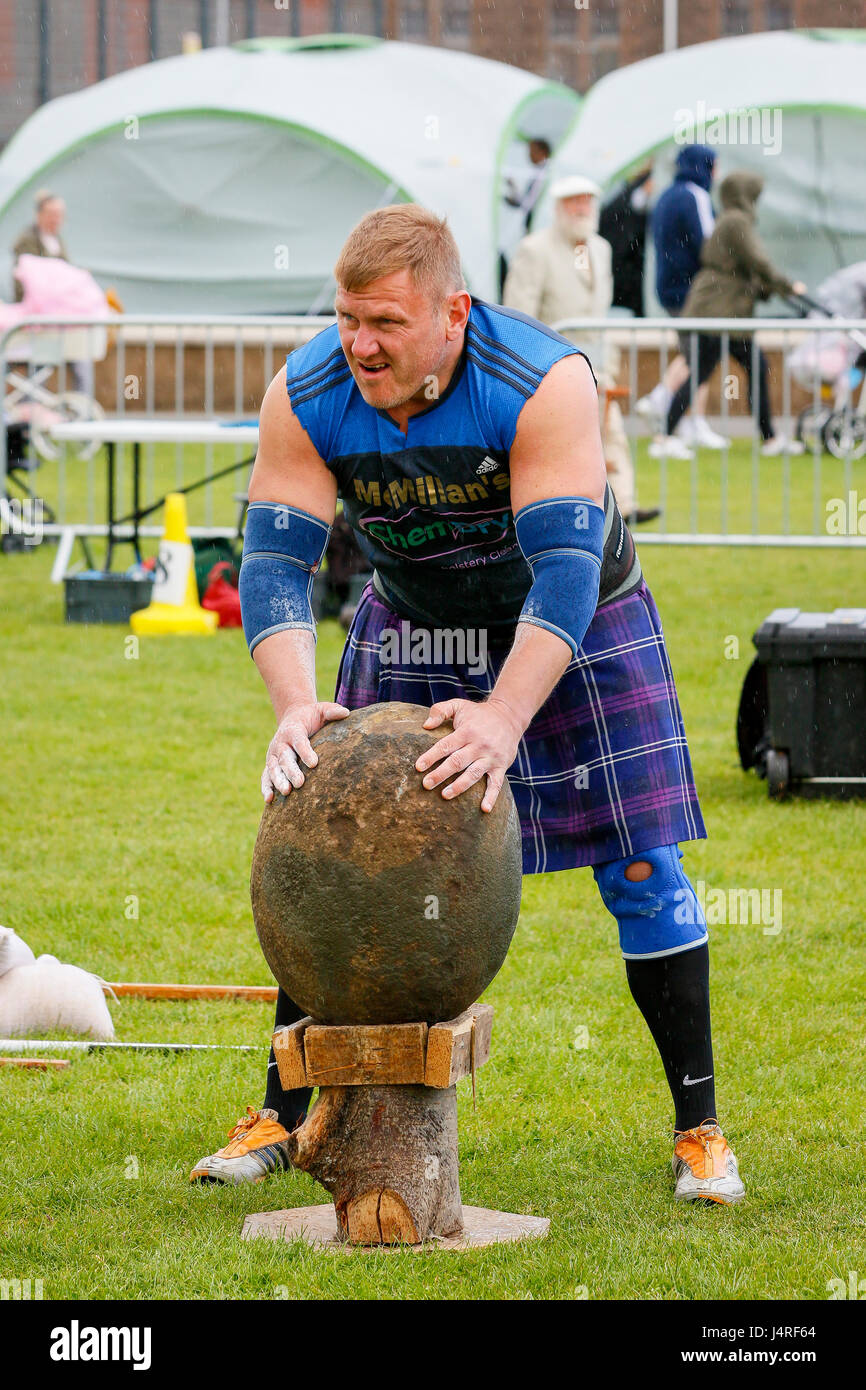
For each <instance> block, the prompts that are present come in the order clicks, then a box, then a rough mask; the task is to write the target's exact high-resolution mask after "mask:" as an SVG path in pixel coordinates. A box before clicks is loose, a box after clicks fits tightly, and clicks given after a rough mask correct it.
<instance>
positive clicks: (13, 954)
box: [0, 927, 36, 975]
mask: <svg viewBox="0 0 866 1390" xmlns="http://www.w3.org/2000/svg"><path fill="white" fill-rule="evenodd" d="M35 959H36V957H35V956H34V954H33V952H32V951H31V949H30V947H29V946H28V945H27V942H26V941H22V940H21V937H20V936H18V935H17V933H16V932H15V931H14V930H13V928H12V927H0V975H5V974H6V971H7V970H12V969H14V967H15V966H16V965H32V964H33V962H34V961H35Z"/></svg>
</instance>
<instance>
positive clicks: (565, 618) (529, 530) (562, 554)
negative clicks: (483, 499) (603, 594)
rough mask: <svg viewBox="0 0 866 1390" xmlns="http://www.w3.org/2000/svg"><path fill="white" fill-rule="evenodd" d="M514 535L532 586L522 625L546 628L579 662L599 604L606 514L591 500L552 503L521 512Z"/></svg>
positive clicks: (548, 500) (565, 499)
mask: <svg viewBox="0 0 866 1390" xmlns="http://www.w3.org/2000/svg"><path fill="white" fill-rule="evenodd" d="M514 529H515V531H516V533H517V541H518V544H519V545H520V549H521V550H522V551H523V554H524V556H525V557H526V560H527V563H528V564H529V568H530V569H531V570H532V580H533V583H532V588H531V589H530V590H529V593H528V594H527V596H526V602H525V603H524V605H523V610H522V612H521V614H520V617H519V619H518V622H521V623H532V624H534V625H535V626H536V627H544V628H547V630H548V632H553V633H555V635H556V636H557V637H561V638H562V640H563V642H566V643H567V644H568V646H569V647H570V648H571V654H572V656H577V649H578V647H579V646H580V644H581V642H582V641H583V639H584V637H585V635H586V629H587V628H588V627H589V625H590V623H591V622H592V618H593V615H594V613H595V610H596V606H597V604H598V587H599V579H600V576H601V559H602V553H603V550H604V508H603V507H600V506H599V505H598V504H597V503H596V502H591V501H590V500H589V498H588V497H549V498H545V499H544V500H543V501H541V502H532V503H530V505H529V506H528V507H522V508H521V509H520V511H519V512H518V513H517V515H516V516H515V518H514Z"/></svg>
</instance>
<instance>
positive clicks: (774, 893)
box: [674, 878, 782, 936]
mask: <svg viewBox="0 0 866 1390" xmlns="http://www.w3.org/2000/svg"><path fill="white" fill-rule="evenodd" d="M674 898H675V899H676V903H677V906H676V907H675V908H674V920H675V921H676V922H677V923H679V925H680V926H695V925H696V923H698V922H699V921H700V918H699V917H698V912H697V909H700V912H701V913H702V915H703V919H704V921H705V922H706V923H707V926H710V927H714V926H735V927H736V926H750V925H751V926H761V927H763V929H764V936H778V935H779V932H780V931H781V930H782V890H781V888H727V889H725V888H709V889H708V888H707V885H706V883H705V882H704V880H703V879H702V878H699V879H698V881H697V883H696V884H695V891H694V892H692V891H691V890H690V889H688V890H687V889H685V888H678V889H677V891H676V893H675V894H674Z"/></svg>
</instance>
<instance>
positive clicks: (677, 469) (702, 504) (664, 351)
mask: <svg viewBox="0 0 866 1390" xmlns="http://www.w3.org/2000/svg"><path fill="white" fill-rule="evenodd" d="M554 326H555V327H556V329H557V330H558V331H559V332H562V333H565V334H566V335H567V336H568V337H570V338H571V339H572V340H573V341H575V342H577V343H579V344H580V346H582V347H584V348H586V350H587V351H588V355H589V357H590V360H591V361H593V364H594V365H596V364H597V363H598V364H601V365H602V369H603V367H604V365H605V364H606V362H607V354H608V353H611V354H612V355H613V357H614V380H615V382H616V383H617V386H618V390H617V391H616V392H615V395H616V396H617V397H618V396H619V394H620V392H622V393H623V394H624V397H625V399H626V400H627V402H628V404H627V406H626V407H625V408H624V409H623V412H622V413H623V417H624V423H625V431H626V434H627V437H628V441H629V447H630V451H631V455H632V460H633V462H634V464H635V467H636V484H637V494H638V500H639V505H640V506H646V507H650V506H657V507H659V508H660V510H661V518H660V519H659V521H658V522H657V523H655V525H654V527H653V529H650V528H649V527H645V526H642V527H641V529H640V533H639V535H640V542H641V544H642V545H643V544H646V543H650V544H652V543H656V544H658V543H663V544H679V545H694V544H704V545H781V546H846V545H850V546H863V545H866V459H864V456H866V385H864V381H863V373H862V371H860V370H857V371H856V372H852V365H853V363H854V361H855V360H856V359H857V357H858V356H859V354H860V353H861V351H862V349H863V347H864V346H866V320H863V319H832V320H830V319H829V318H814V319H812V318H810V319H802V318H784V319H769V318H760V319H721V318H719V319H686V318H679V319H677V320H676V321H675V322H672V320H671V319H669V318H665V319H633V318H627V317H617V318H607V319H568V320H562V321H560V322H559V323H557V324H555V325H554ZM852 334H853V335H855V337H854V339H852V338H851V336H850V335H852ZM699 335H701V336H702V337H703V338H706V337H707V336H708V335H712V336H713V337H714V338H716V340H717V342H718V350H719V359H720V360H719V364H718V369H717V370H716V371H715V372H714V373H713V375H712V376H711V377H710V378H709V405H708V411H707V413H708V415H709V416H710V419H711V422H712V430H713V432H718V435H719V436H720V438H719V441H718V443H719V445H720V446H721V447H717V448H715V449H710V448H706V447H701V446H696V447H692V448H691V449H690V450H689V452H691V454H692V457H690V458H676V457H670V456H669V455H668V454H667V453H666V446H665V444H664V443H663V436H665V433H666V430H665V425H664V423H663V421H662V422H660V423H659V426H658V427H657V433H656V440H655V441H654V440H653V429H652V426H651V425H648V423H647V422H646V420H644V419H642V418H641V417H640V416H639V415H638V413H637V411H636V409H635V407H636V405H637V403H638V401H639V400H640V399H641V398H642V396H643V395H644V393H646V392H647V391H648V390H649V388H650V387H651V386H653V385H654V384H655V383H656V382H658V381H659V380H660V379H661V378H662V377H663V375H664V374H665V371H666V370H667V369H668V368H669V367H671V366H672V364H673V362H674V359H675V358H677V356H678V355H679V352H680V343H681V342H682V344H683V348H684V353H685V367H687V368H688V376H689V380H690V385H689V388H688V406H689V409H690V412H692V413H693V412H694V408H695V405H696V399H695V398H696V394H697V380H696V377H697V372H696V368H697V365H698V354H699ZM857 337H859V338H862V339H863V343H862V344H861V343H859V342H857V341H856V338H857ZM739 343H744V344H745V354H746V360H747V361H748V362H749V364H750V366H751V369H752V376H753V378H755V379H757V377H758V372H759V365H760V352H761V351H763V352H764V354H765V355H767V356H769V358H770V364H771V365H770V370H769V385H770V387H771V391H770V395H771V399H772V407H773V415H774V417H775V419H776V421H777V426H776V428H777V431H778V433H780V434H784V435H787V436H789V437H790V438H791V440H792V447H791V448H789V449H783V450H782V452H781V453H780V454H778V455H777V456H775V457H764V456H763V454H762V436H761V431H760V427H759V409H758V405H759V402H758V392H757V391H756V392H755V393H754V394H753V399H752V403H751V408H750V409H745V410H744V409H743V406H744V404H745V402H746V400H747V390H746V383H745V380H744V374H743V373H742V372H741V371H740V370H739V366H738V363H737V362H736V361H735V357H734V352H736V351H737V347H738V344H739ZM732 344H733V345H734V351H732ZM741 355H742V352H741ZM616 359H618V360H616ZM852 376H853V377H855V378H856V379H855V380H852ZM608 380H609V378H608V377H607V376H606V375H605V374H602V375H601V379H600V385H601V388H602V395H603V394H604V385H605V382H606V381H608ZM617 404H618V401H617ZM798 436H802V439H798ZM799 443H801V444H802V452H799V450H797V445H798V444H799ZM667 447H669V446H667ZM795 450H797V451H796V452H795ZM654 453H655V454H656V456H655V457H653V454H654ZM659 455H661V456H659Z"/></svg>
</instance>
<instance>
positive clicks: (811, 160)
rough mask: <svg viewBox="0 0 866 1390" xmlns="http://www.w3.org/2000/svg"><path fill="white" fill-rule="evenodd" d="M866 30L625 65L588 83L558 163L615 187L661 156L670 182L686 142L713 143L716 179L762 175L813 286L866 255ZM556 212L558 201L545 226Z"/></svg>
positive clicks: (770, 238)
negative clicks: (742, 172) (741, 173)
mask: <svg viewBox="0 0 866 1390" xmlns="http://www.w3.org/2000/svg"><path fill="white" fill-rule="evenodd" d="M864 39H866V31H860V30H832V29H830V30H803V31H794V32H781V31H779V32H773V33H767V34H752V35H746V36H744V37H741V38H731V39H719V40H717V41H716V42H713V43H704V44H696V45H694V46H693V47H690V48H683V49H680V50H679V51H677V52H673V53H667V54H663V55H661V56H659V57H656V58H648V59H646V60H644V61H643V62H640V63H634V64H632V65H631V66H629V67H625V68H621V69H620V70H619V71H618V72H615V73H611V74H610V75H609V76H607V77H604V78H602V80H601V81H600V82H599V83H598V84H597V85H596V86H595V87H593V88H592V90H591V91H590V92H589V94H588V96H587V98H586V100H585V101H584V103H583V104H582V106H581V108H580V111H579V114H578V116H577V118H576V121H575V124H574V126H573V128H572V130H571V132H570V134H569V136H568V137H567V138H566V140H564V141H563V143H562V145H561V146H560V148H559V150H558V152H557V154H556V155H555V157H554V160H553V164H554V166H555V173H556V174H557V175H559V174H563V173H577V172H580V173H584V174H587V175H589V176H590V177H591V178H594V179H595V180H596V181H597V182H599V183H601V184H602V185H603V186H606V187H611V186H612V185H614V184H616V183H617V182H618V180H619V179H621V178H622V176H623V175H624V174H626V173H627V172H629V171H631V170H633V169H635V168H637V167H638V166H640V165H641V164H644V163H646V162H648V161H649V160H653V161H654V163H655V186H656V189H657V190H661V188H663V187H665V186H666V185H667V184H668V183H669V182H670V179H671V177H672V175H673V164H674V159H675V157H676V154H677V152H678V149H679V147H680V146H681V145H682V144H689V143H691V142H692V141H695V142H697V143H699V144H709V145H712V146H714V147H715V148H716V149H717V156H718V157H717V167H716V178H717V182H718V180H719V179H720V178H722V177H724V175H725V174H727V173H730V172H731V171H732V170H734V169H749V170H752V171H753V172H757V173H759V174H761V175H762V176H763V178H764V181H765V183H764V192H763V195H762V197H761V201H760V203H759V205H758V211H759V229H760V234H761V236H762V238H763V239H764V241H765V243H766V244H767V247H768V250H769V252H770V255H771V256H772V257H773V259H774V260H775V261H776V263H777V264H778V265H779V266H780V267H781V268H782V269H783V270H786V271H787V272H788V273H789V274H790V275H791V277H792V278H793V279H803V280H805V281H807V283H808V284H809V285H810V286H811V287H813V288H814V287H815V286H816V285H817V284H818V282H819V281H820V280H821V279H823V278H824V276H825V275H828V274H829V273H830V272H831V271H832V270H835V269H838V267H839V266H842V265H848V264H850V263H851V262H853V261H859V260H863V259H866V179H864V177H863V169H864V163H866V149H864V145H866V119H864V118H866V43H864ZM716 201H717V200H716ZM549 216H550V207H549V200H548V202H547V203H546V204H545V205H544V207H543V208H541V209H540V210H539V221H538V225H543V223H544V221H545V220H547V219H549ZM775 311H776V312H778V311H779V306H778V301H776V306H775Z"/></svg>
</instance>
